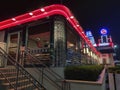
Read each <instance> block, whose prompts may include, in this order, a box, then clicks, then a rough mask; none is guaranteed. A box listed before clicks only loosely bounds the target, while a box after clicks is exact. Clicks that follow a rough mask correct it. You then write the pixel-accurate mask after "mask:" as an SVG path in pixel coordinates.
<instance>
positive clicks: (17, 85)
mask: <svg viewBox="0 0 120 90" xmlns="http://www.w3.org/2000/svg"><path fill="white" fill-rule="evenodd" d="M16 66H17V75H16V90H17V87H18V75H19V67H18V64H16Z"/></svg>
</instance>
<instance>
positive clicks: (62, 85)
mask: <svg viewBox="0 0 120 90" xmlns="http://www.w3.org/2000/svg"><path fill="white" fill-rule="evenodd" d="M24 53H25V57H27V56H29V58H31V59H30V61H31V62H30V63H31V65H32V66H33V67H35V68H36V69H37V70H38V71H39V72H41V73H42V74H43V77H42V78H44V79H48V80H49V81H51V83H52V85H54V86H55V87H57V90H70V83H68V82H66V81H65V79H64V78H63V77H61V76H60V75H59V74H58V73H56V72H55V71H53V70H52V69H51V68H50V67H49V66H47V65H46V64H44V63H42V62H41V60H40V59H39V58H37V57H35V56H33V55H32V54H31V53H30V51H29V50H28V49H26V50H25V51H24ZM34 62H37V63H40V64H41V65H42V66H41V68H43V69H40V68H38V67H37V66H36V65H35V64H34ZM56 81H57V82H58V83H57V82H56Z"/></svg>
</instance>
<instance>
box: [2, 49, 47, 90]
mask: <svg viewBox="0 0 120 90" xmlns="http://www.w3.org/2000/svg"><path fill="white" fill-rule="evenodd" d="M0 55H1V57H3V58H4V59H6V60H7V62H9V63H10V64H11V65H12V66H13V67H14V68H13V67H10V68H11V69H9V71H8V72H9V73H11V72H16V74H15V75H16V78H14V79H13V80H12V82H13V81H16V83H12V82H11V80H10V79H8V78H7V77H6V76H4V78H5V79H6V80H7V81H8V83H9V84H10V86H11V87H12V88H14V90H21V89H20V88H23V86H24V88H25V89H27V88H28V86H31V87H29V90H34V89H37V90H46V89H45V87H43V85H42V84H40V82H38V81H37V80H36V79H35V78H34V77H33V76H32V75H31V74H30V73H29V72H28V71H27V70H25V69H24V67H23V66H21V65H20V64H19V63H18V62H17V61H16V60H15V59H14V58H13V57H11V56H10V55H9V54H8V53H7V52H6V51H4V50H3V49H2V48H1V47H0ZM1 73H3V72H1ZM2 75H3V74H2ZM16 79H17V80H16ZM19 80H23V81H24V80H26V82H23V83H19V82H18V81H19ZM25 89H24V90H25Z"/></svg>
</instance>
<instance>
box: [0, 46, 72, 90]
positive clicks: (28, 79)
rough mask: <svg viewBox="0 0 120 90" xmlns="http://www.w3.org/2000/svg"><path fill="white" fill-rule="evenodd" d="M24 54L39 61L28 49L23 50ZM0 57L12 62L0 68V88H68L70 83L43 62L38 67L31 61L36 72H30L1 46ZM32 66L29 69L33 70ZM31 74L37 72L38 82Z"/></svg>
mask: <svg viewBox="0 0 120 90" xmlns="http://www.w3.org/2000/svg"><path fill="white" fill-rule="evenodd" d="M24 54H25V55H26V56H29V58H31V60H32V61H33V62H34V61H36V62H37V63H41V61H40V60H39V59H37V58H36V57H34V56H33V55H31V54H30V53H29V52H28V51H25V52H24ZM0 59H2V60H3V61H4V60H6V59H7V61H9V62H10V63H11V64H12V66H10V67H6V68H0V90H70V84H69V83H67V82H65V80H64V78H62V77H61V76H60V75H58V74H57V73H56V72H54V71H53V70H52V69H50V68H49V67H48V66H46V65H45V64H42V67H41V68H38V67H36V65H34V63H33V62H32V61H31V63H32V65H33V68H34V69H35V70H37V72H38V73H31V72H29V71H28V70H26V69H25V68H24V67H23V66H21V65H20V64H19V63H18V62H16V61H15V60H14V59H13V57H11V56H10V55H8V54H7V53H6V52H5V51H4V50H3V49H2V48H0ZM3 63H4V62H3ZM33 68H32V69H31V70H30V71H32V70H34V69H33ZM35 70H34V71H35ZM32 74H37V75H38V76H40V77H41V78H42V79H41V80H39V82H38V81H37V80H38V79H37V78H36V77H34V75H32ZM46 83H47V84H46ZM51 87H52V88H51Z"/></svg>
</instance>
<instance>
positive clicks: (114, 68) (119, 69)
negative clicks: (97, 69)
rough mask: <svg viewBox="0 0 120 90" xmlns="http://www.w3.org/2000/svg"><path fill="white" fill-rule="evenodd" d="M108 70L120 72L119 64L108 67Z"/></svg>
mask: <svg viewBox="0 0 120 90" xmlns="http://www.w3.org/2000/svg"><path fill="white" fill-rule="evenodd" d="M108 72H109V73H120V66H115V67H109V68H108Z"/></svg>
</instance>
